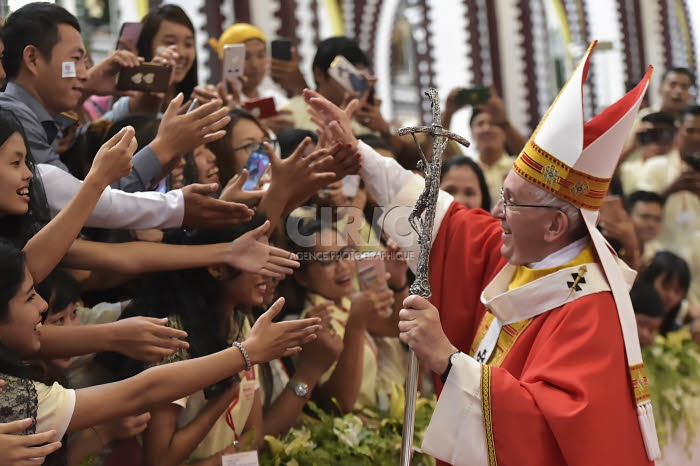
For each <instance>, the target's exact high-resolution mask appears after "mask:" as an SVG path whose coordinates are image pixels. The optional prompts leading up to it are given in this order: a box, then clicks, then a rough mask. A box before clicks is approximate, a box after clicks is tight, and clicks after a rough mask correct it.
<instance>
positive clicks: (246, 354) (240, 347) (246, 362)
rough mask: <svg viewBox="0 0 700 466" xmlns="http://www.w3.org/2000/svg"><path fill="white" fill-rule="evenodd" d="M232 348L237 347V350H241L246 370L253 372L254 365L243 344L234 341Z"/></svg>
mask: <svg viewBox="0 0 700 466" xmlns="http://www.w3.org/2000/svg"><path fill="white" fill-rule="evenodd" d="M232 346H235V347H236V348H238V349H239V350H241V354H242V355H243V359H244V360H245V370H246V371H249V370H251V369H252V368H253V365H252V364H251V363H250V357H248V352H247V351H246V350H245V347H244V346H243V343H241V342H240V341H234V342H233V345H232Z"/></svg>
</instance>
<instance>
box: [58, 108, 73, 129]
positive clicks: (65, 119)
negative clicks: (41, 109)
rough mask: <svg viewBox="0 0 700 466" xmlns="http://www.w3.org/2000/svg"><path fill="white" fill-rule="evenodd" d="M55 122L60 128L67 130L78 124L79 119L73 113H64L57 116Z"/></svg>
mask: <svg viewBox="0 0 700 466" xmlns="http://www.w3.org/2000/svg"><path fill="white" fill-rule="evenodd" d="M54 121H55V122H56V123H57V124H58V126H60V127H61V128H63V129H64V130H66V129H68V128H70V127H71V126H73V125H74V124H76V123H77V122H78V117H77V116H75V115H73V114H72V113H68V112H62V113H59V114H58V115H56V118H54Z"/></svg>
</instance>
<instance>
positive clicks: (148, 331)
mask: <svg viewBox="0 0 700 466" xmlns="http://www.w3.org/2000/svg"><path fill="white" fill-rule="evenodd" d="M167 322H168V319H167V317H166V318H162V319H156V318H153V317H130V318H128V319H123V320H118V321H116V322H114V323H111V324H104V325H111V326H113V330H112V332H111V333H112V335H113V338H114V342H113V345H112V346H113V348H112V349H113V351H115V352H118V353H121V354H123V355H125V356H128V357H129V358H131V359H136V360H137V361H144V362H159V361H160V360H162V359H163V358H165V357H167V356H170V355H172V354H174V353H175V352H176V351H177V350H179V349H181V348H189V346H190V345H189V343H187V342H186V341H183V340H182V339H183V338H187V333H186V332H183V331H182V330H177V329H174V328H171V327H166V326H165V324H166V323H167Z"/></svg>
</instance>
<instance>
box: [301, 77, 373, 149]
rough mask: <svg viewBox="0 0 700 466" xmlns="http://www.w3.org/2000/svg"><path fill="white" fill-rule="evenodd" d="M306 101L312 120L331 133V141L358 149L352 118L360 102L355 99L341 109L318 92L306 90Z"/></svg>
mask: <svg viewBox="0 0 700 466" xmlns="http://www.w3.org/2000/svg"><path fill="white" fill-rule="evenodd" d="M304 100H305V101H306V103H307V104H308V105H309V114H310V115H311V120H312V121H313V122H314V123H315V124H316V125H317V126H318V127H319V128H320V129H324V128H325V130H326V131H327V132H328V133H329V138H328V139H329V140H330V141H334V140H338V139H339V140H340V142H341V143H342V144H347V145H349V146H351V147H357V138H356V137H355V135H354V134H353V132H352V123H351V118H352V115H353V114H354V113H355V111H356V110H357V109H358V108H359V106H360V102H359V101H358V100H357V99H353V100H352V101H350V103H349V104H348V105H347V107H345V109H341V108H339V107H338V106H337V105H335V104H334V103H333V102H331V101H330V100H328V99H326V98H325V97H323V96H322V95H321V94H319V93H318V92H316V91H312V90H311V89H304Z"/></svg>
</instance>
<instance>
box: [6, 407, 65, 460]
mask: <svg viewBox="0 0 700 466" xmlns="http://www.w3.org/2000/svg"><path fill="white" fill-rule="evenodd" d="M31 425H32V419H31V418H28V419H22V420H20V421H14V422H8V423H0V464H3V465H10V466H25V465H26V466H29V465H36V464H42V463H43V462H44V459H45V458H46V457H47V456H48V455H50V454H51V453H53V452H55V451H56V450H58V449H59V448H61V442H53V443H48V442H51V441H52V440H53V439H54V438H55V437H56V431H55V430H49V431H47V432H41V433H39V434H32V435H22V433H23V432H24V431H25V430H26V429H27V428H28V427H29V426H31Z"/></svg>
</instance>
